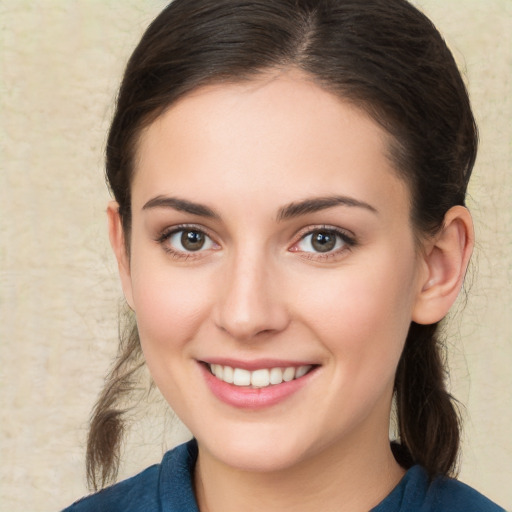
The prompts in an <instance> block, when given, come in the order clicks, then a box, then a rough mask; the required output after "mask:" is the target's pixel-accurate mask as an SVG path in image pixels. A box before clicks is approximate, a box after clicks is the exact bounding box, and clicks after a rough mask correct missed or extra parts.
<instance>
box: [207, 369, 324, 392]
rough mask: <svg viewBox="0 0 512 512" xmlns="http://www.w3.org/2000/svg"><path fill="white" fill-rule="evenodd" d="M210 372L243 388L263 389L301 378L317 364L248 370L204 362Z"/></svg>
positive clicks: (221, 379) (219, 378) (228, 382)
mask: <svg viewBox="0 0 512 512" xmlns="http://www.w3.org/2000/svg"><path fill="white" fill-rule="evenodd" d="M204 364H205V365H206V367H207V368H208V370H209V371H210V373H211V374H212V375H213V376H214V377H216V378H217V379H218V380H220V381H223V382H225V383H227V384H232V385H234V386H237V387H242V388H250V389H251V388H252V389H261V388H268V387H272V386H277V385H279V384H282V383H283V382H291V381H293V380H297V379H300V378H301V377H304V376H305V375H307V374H308V373H310V372H311V371H312V370H313V369H314V368H315V367H316V366H317V365H312V364H308V365H301V366H285V367H270V368H258V369H257V370H252V371H251V370H247V369H245V368H236V367H233V366H227V365H221V364H211V363H204Z"/></svg>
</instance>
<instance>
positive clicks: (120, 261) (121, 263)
mask: <svg viewBox="0 0 512 512" xmlns="http://www.w3.org/2000/svg"><path fill="white" fill-rule="evenodd" d="M107 217H108V236H109V238H110V245H111V246H112V250H113V251H114V254H115V255H116V259H117V267H118V269H119V276H120V277H121V286H122V287H123V293H124V296H125V299H126V302H127V303H128V306H130V308H131V309H132V310H134V307H133V294H132V277H131V272H130V256H129V254H128V248H127V246H126V239H125V236H124V230H123V223H122V222H121V215H120V214H119V204H118V203H117V202H116V201H110V203H109V204H108V206H107Z"/></svg>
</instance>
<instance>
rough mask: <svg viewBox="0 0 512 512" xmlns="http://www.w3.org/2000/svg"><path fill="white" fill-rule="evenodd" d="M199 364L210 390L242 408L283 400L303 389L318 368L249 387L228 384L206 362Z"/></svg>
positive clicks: (262, 406)
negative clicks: (277, 380) (285, 380)
mask: <svg viewBox="0 0 512 512" xmlns="http://www.w3.org/2000/svg"><path fill="white" fill-rule="evenodd" d="M199 366H200V367H201V371H202V373H203V376H204V379H205V380H206V384H207V385H208V387H209V388H210V391H211V392H212V393H213V394H214V395H215V396H216V397H217V398H218V399H219V400H221V401H222V402H224V403H226V404H228V405H231V406H233V407H238V408H241V409H261V408H264V407H270V406H272V405H276V404H278V403H280V402H283V401H284V400H286V399H287V398H288V397H290V396H291V395H293V394H294V393H296V392H297V391H298V390H299V389H301V388H302V387H303V386H304V385H305V384H306V383H307V382H308V381H309V380H310V378H311V376H312V374H313V373H316V368H313V370H311V371H310V372H308V373H307V374H306V375H304V376H303V377H300V378H298V379H294V380H291V381H289V382H282V383H281V384H274V385H271V386H267V387H264V388H249V387H242V386H235V385H234V384H228V383H227V382H224V381H223V380H220V379H218V378H217V377H215V376H214V375H213V374H212V373H211V372H210V370H209V369H208V368H207V367H206V365H205V364H203V363H199Z"/></svg>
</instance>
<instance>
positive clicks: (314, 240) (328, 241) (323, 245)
mask: <svg viewBox="0 0 512 512" xmlns="http://www.w3.org/2000/svg"><path fill="white" fill-rule="evenodd" d="M337 238H338V235H337V234H336V233H333V232H332V231H313V233H311V246H312V247H313V249H315V251H317V252H329V251H332V250H333V249H334V248H335V247H336V241H337Z"/></svg>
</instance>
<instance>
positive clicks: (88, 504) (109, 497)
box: [63, 464, 160, 512]
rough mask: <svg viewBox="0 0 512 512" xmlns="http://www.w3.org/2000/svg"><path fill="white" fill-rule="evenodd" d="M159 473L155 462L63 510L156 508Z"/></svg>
mask: <svg viewBox="0 0 512 512" xmlns="http://www.w3.org/2000/svg"><path fill="white" fill-rule="evenodd" d="M159 474H160V464H155V465H154V466H151V467H149V468H147V469H146V470H144V471H142V472H141V473H139V474H138V475H136V476H133V477H131V478H128V479H127V480H123V481H122V482H119V483H117V484H115V485H112V486H111V487H107V488H105V489H102V490H101V491H99V492H97V493H96V494H92V495H90V496H86V497H85V498H82V499H81V500H78V501H77V502H75V503H73V505H71V506H70V507H68V508H66V509H64V511H63V512H88V511H93V510H94V511H98V512H101V511H103V510H104V511H109V512H117V511H123V512H125V511H126V512H132V511H133V512H135V511H137V510H158V508H157V507H158V480H159ZM141 507H145V508H143V509H142V508H141Z"/></svg>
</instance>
